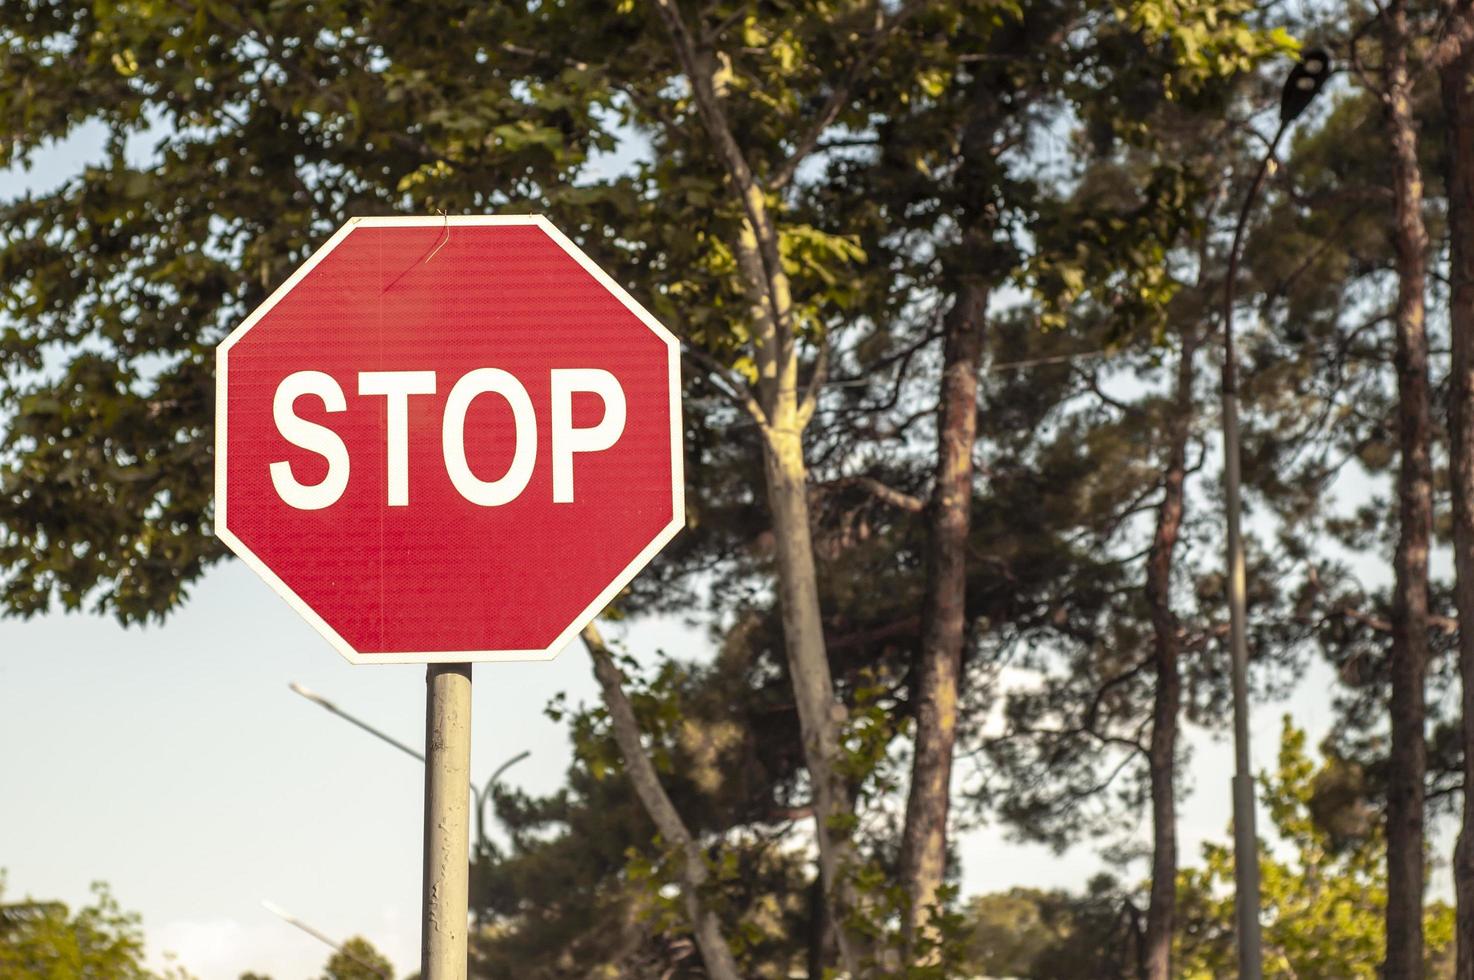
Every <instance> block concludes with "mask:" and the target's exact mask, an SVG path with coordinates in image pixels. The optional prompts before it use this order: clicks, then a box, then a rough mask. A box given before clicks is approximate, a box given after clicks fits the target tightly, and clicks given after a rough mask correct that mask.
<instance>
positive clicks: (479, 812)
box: [287, 681, 532, 854]
mask: <svg viewBox="0 0 1474 980" xmlns="http://www.w3.org/2000/svg"><path fill="white" fill-rule="evenodd" d="M287 686H288V687H290V688H291V689H292V690H293V691H295V692H296V693H297V694H300V695H302V696H303V697H304V698H306V699H307V700H309V701H311V702H312V703H313V704H315V705H317V706H318V707H320V708H323V709H325V710H327V711H331V712H332V713H333V714H335V715H337V716H338V717H339V718H342V719H343V720H344V721H347V722H350V723H352V724H354V725H357V726H358V727H359V728H361V729H363V730H364V731H366V732H368V733H369V734H370V735H372V736H374V737H375V738H377V739H380V740H382V741H385V742H388V743H389V744H390V745H392V746H394V747H395V748H396V749H398V750H399V751H401V752H403V753H404V754H405V755H408V756H412V757H413V758H415V759H418V760H419V761H420V763H421V764H424V761H425V756H424V754H423V753H421V752H417V751H416V750H414V749H412V748H410V747H409V746H408V745H405V744H404V743H403V742H401V741H399V739H397V738H395V737H394V736H392V735H387V734H385V733H384V732H381V731H379V730H378V729H377V728H375V727H374V726H373V725H370V724H369V723H368V722H366V721H364V720H363V719H361V718H355V717H354V716H353V715H350V714H349V713H348V712H346V711H344V710H343V709H342V708H340V707H338V706H337V705H336V704H334V703H333V702H331V701H329V700H328V699H327V698H325V697H323V696H322V695H321V694H318V693H317V692H316V691H313V690H310V689H309V688H308V687H306V686H305V685H303V684H299V683H298V682H296V681H292V682H291V683H290V684H288V685H287ZM531 754H532V752H531V750H526V751H522V752H519V753H517V754H516V755H514V756H512V757H511V758H510V759H508V760H507V761H506V762H503V763H502V764H501V765H500V766H497V768H496V770H495V771H494V772H492V774H491V778H490V779H488V780H487V781H486V787H485V789H478V788H477V787H476V784H475V783H471V799H472V800H473V801H474V802H475V804H476V847H477V852H478V853H481V854H484V853H486V852H487V851H488V850H490V842H489V841H488V840H487V837H486V801H487V800H488V799H490V798H491V794H492V791H493V790H494V789H496V784H497V780H498V779H500V778H501V775H502V773H504V772H506V771H507V770H508V769H510V768H511V767H512V766H514V765H516V764H517V763H519V762H521V761H522V760H523V759H525V758H527V757H528V756H529V755H531Z"/></svg>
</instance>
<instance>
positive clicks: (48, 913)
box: [0, 875, 190, 980]
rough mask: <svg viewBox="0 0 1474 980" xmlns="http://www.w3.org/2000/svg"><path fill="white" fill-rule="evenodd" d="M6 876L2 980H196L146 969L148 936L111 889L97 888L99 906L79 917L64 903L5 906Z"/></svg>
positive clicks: (0, 901)
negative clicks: (119, 902) (145, 951)
mask: <svg viewBox="0 0 1474 980" xmlns="http://www.w3.org/2000/svg"><path fill="white" fill-rule="evenodd" d="M3 885H4V877H3V875H0V977H3V978H5V980H77V978H81V977H86V978H87V980H190V977H189V974H188V973H186V972H185V971H184V970H183V969H180V968H178V967H170V968H168V969H166V970H165V971H164V973H163V974H158V973H155V972H153V971H152V970H149V969H148V968H147V967H146V966H145V965H144V948H143V930H142V928H141V926H140V925H139V917H138V915H137V914H136V913H133V912H126V911H124V910H123V908H122V906H120V905H119V904H118V901H117V899H115V898H113V895H112V892H111V891H110V890H109V889H108V887H107V885H105V884H102V883H101V882H98V883H96V884H94V885H93V886H92V895H93V901H92V904H91V905H87V906H84V907H83V908H80V909H78V910H77V911H75V912H73V911H71V910H70V909H68V908H67V906H66V905H64V904H63V903H61V902H44V901H33V900H30V899H27V900H26V901H22V902H6V901H4V898H5V895H4V888H3Z"/></svg>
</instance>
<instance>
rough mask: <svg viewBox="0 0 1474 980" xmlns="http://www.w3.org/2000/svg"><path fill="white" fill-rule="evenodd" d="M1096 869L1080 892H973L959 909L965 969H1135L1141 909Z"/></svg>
mask: <svg viewBox="0 0 1474 980" xmlns="http://www.w3.org/2000/svg"><path fill="white" fill-rule="evenodd" d="M1133 901H1134V898H1133V896H1130V895H1127V894H1126V893H1125V892H1124V891H1122V889H1121V888H1120V886H1119V885H1118V884H1117V883H1116V882H1115V880H1114V879H1112V878H1110V877H1109V876H1106V875H1102V876H1098V877H1097V878H1095V879H1094V880H1092V881H1091V882H1090V883H1089V884H1088V885H1087V886H1086V887H1085V890H1084V892H1083V893H1081V894H1078V895H1074V894H1070V893H1068V892H1064V891H1048V892H1046V891H1040V890H1038V889H1033V888H1014V889H1011V890H1009V891H1007V892H1004V893H1001V894H994V895H980V896H977V897H976V898H974V899H972V900H971V901H970V902H969V903H968V904H967V908H966V911H965V913H964V915H965V922H966V936H967V939H966V942H967V945H968V952H967V958H966V962H967V965H968V969H969V970H970V971H972V972H973V973H976V974H980V975H982V976H995V977H1031V978H1039V980H1128V978H1131V977H1135V976H1138V975H1139V972H1138V969H1137V964H1139V963H1141V962H1142V950H1141V948H1140V945H1141V942H1142V938H1143V933H1142V932H1141V925H1140V921H1139V919H1140V915H1141V912H1140V910H1139V909H1138V908H1137V907H1136V906H1135V905H1134V904H1133Z"/></svg>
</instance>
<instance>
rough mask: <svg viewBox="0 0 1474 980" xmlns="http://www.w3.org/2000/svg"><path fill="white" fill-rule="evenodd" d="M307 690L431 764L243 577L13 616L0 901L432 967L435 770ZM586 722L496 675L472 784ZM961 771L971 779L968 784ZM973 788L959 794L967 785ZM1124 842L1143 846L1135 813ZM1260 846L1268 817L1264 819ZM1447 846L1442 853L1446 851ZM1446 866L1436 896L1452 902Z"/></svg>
mask: <svg viewBox="0 0 1474 980" xmlns="http://www.w3.org/2000/svg"><path fill="white" fill-rule="evenodd" d="M97 145H98V139H97V134H96V133H89V132H86V131H84V132H83V133H81V134H80V135H79V136H78V137H77V138H75V139H73V140H70V141H68V142H67V143H66V144H64V145H62V146H59V147H55V148H53V149H51V150H48V151H47V152H45V153H43V154H41V155H40V156H39V157H38V159H37V160H36V161H35V163H36V166H35V167H34V168H33V169H32V170H31V171H29V172H23V171H12V172H9V173H5V172H0V197H3V196H10V195H13V194H15V193H17V192H20V191H23V190H25V189H28V188H30V189H44V188H45V187H47V186H49V185H50V184H52V183H54V182H55V181H56V180H58V179H60V178H61V177H64V176H65V175H66V174H68V173H72V172H75V171H76V169H77V168H78V167H79V166H80V165H81V164H82V163H83V162H84V161H86V160H87V159H89V158H90V156H91V155H92V154H94V153H95V152H96V147H97ZM604 629H605V630H606V633H608V634H610V635H611V637H613V638H622V639H623V640H624V641H625V643H626V645H627V648H628V650H629V652H631V653H633V654H635V655H636V656H637V657H639V658H640V659H644V660H648V658H649V656H650V654H651V653H653V651H655V650H657V649H662V650H664V651H665V652H666V653H668V654H671V655H673V656H678V657H682V658H692V659H699V658H703V657H708V656H710V655H711V654H712V653H713V645H712V644H711V642H710V640H709V639H708V637H707V636H706V634H705V632H704V631H703V630H701V629H698V628H695V627H693V626H691V625H688V624H685V623H683V622H681V621H679V620H675V619H658V620H644V621H636V622H634V623H632V624H629V625H619V626H606V627H604ZM293 681H297V682H299V683H301V684H304V685H306V686H307V687H308V688H311V689H313V690H315V691H317V692H319V693H321V694H322V695H324V696H326V697H327V698H329V699H331V700H332V701H334V702H335V703H337V704H338V705H339V706H340V707H341V708H343V709H344V710H346V711H349V712H350V713H352V714H354V715H356V716H358V717H360V718H362V719H364V720H365V721H367V722H369V723H371V724H373V725H375V726H377V727H379V728H381V729H382V730H384V731H385V732H386V733H388V734H390V735H391V736H393V737H395V738H398V739H399V740H401V741H403V742H406V743H408V744H410V745H412V746H415V747H419V746H421V745H422V744H423V731H424V668H422V667H417V666H406V665H366V666H354V665H351V664H349V663H347V662H346V661H345V660H343V659H342V658H341V657H340V656H339V655H338V654H337V653H336V652H335V651H334V650H333V649H332V648H331V647H330V646H329V645H328V644H327V642H326V641H324V640H323V639H322V638H321V637H320V636H319V635H318V634H317V633H316V632H315V631H314V630H313V629H312V627H311V626H309V625H308V624H307V623H306V622H305V621H303V620H302V619H301V618H300V617H298V616H297V614H296V613H295V612H293V611H292V610H291V609H290V608H289V607H288V606H287V604H286V603H285V602H284V601H283V600H282V599H280V598H279V597H278V596H277V595H276V594H275V593H273V592H272V591H271V590H270V588H268V586H267V585H266V584H265V583H263V582H262V581H260V580H259V579H257V578H256V577H255V576H254V574H253V573H251V572H250V570H248V569H247V568H246V567H245V566H244V565H243V564H241V563H240V562H237V561H234V560H228V561H226V562H223V563H221V564H220V565H218V566H215V567H214V568H213V569H211V570H210V571H209V572H208V573H207V574H206V575H205V576H204V577H203V578H202V579H201V580H200V581H199V582H198V583H196V585H195V586H194V588H193V589H192V590H191V595H190V597H189V600H188V601H187V602H186V603H185V604H184V605H183V606H182V607H181V608H180V609H179V610H178V611H177V612H176V613H175V614H173V615H172V616H171V617H170V618H169V619H168V620H167V622H166V623H164V624H163V625H155V626H150V627H147V628H138V627H134V628H129V629H124V628H122V627H120V626H119V625H118V624H117V623H115V622H114V621H112V620H110V619H106V618H100V617H96V616H90V615H63V614H60V613H56V614H51V615H46V616H41V617H38V618H35V619H32V620H29V621H18V620H0V746H3V748H0V868H4V869H5V870H6V885H5V888H6V890H5V900H7V901H15V900H19V899H21V898H24V897H27V896H29V897H33V898H37V899H60V900H62V901H65V902H67V903H69V904H71V905H73V906H74V907H77V906H80V905H82V904H85V903H86V902H87V900H88V897H89V893H88V888H89V885H90V883H91V882H94V881H99V880H100V881H105V882H107V883H108V884H109V885H110V886H111V888H112V890H113V892H114V894H115V896H116V897H117V899H118V900H119V901H120V902H121V904H122V905H123V907H124V908H127V909H131V910H136V911H137V912H139V913H140V915H141V916H142V924H143V927H144V930H145V932H146V936H147V942H148V950H149V956H150V961H151V962H152V963H153V964H155V965H156V966H163V965H164V964H165V963H166V962H168V961H169V960H168V957H174V959H173V962H177V963H179V964H180V965H182V966H184V967H185V968H187V969H188V970H189V971H190V972H191V973H192V974H194V975H195V976H197V977H199V978H201V980H235V978H237V977H238V976H239V975H240V974H241V973H242V972H243V971H246V970H253V971H256V972H258V973H266V974H269V975H271V976H273V977H274V978H276V980H298V978H306V977H310V976H316V975H318V972H319V971H320V969H321V966H322V964H323V962H324V961H325V959H326V958H327V956H328V955H329V953H330V950H328V949H327V947H326V946H324V945H323V943H322V942H321V941H319V940H318V939H315V938H313V937H311V936H309V935H307V934H306V933H304V932H302V931H300V930H298V929H296V928H294V927H292V926H291V925H288V924H287V923H285V922H283V921H282V920H281V919H279V918H277V917H276V916H275V915H273V914H272V913H271V912H269V911H267V910H266V909H265V908H264V907H263V906H262V904H261V903H262V901H263V900H267V901H270V902H273V903H275V904H276V905H278V906H280V907H282V908H284V909H286V910H288V911H290V912H291V913H293V914H294V915H296V916H297V917H298V918H300V919H301V920H303V921H305V922H307V923H310V924H311V925H312V926H313V927H315V928H316V929H318V930H319V931H321V932H323V933H325V934H327V935H329V936H332V937H337V938H338V939H340V940H341V939H346V938H347V937H349V936H351V935H355V934H358V935H363V936H365V937H366V938H368V939H369V940H370V941H371V942H372V943H373V944H374V945H375V946H377V947H378V948H379V949H380V950H381V951H383V952H384V953H385V954H386V955H387V956H388V957H389V958H390V960H391V961H392V962H393V963H394V964H395V966H396V968H397V969H398V971H399V973H400V974H404V973H408V972H409V971H411V970H413V969H415V968H417V966H418V959H419V956H418V943H419V901H420V873H421V872H420V867H421V853H420V851H421V844H422V838H421V833H422V823H421V819H422V792H423V772H422V769H421V767H420V765H419V763H417V762H416V761H415V760H413V759H412V758H410V757H408V756H406V755H404V754H402V753H400V752H398V751H396V750H395V749H393V748H392V747H390V746H388V745H385V744H384V743H382V742H380V741H378V740H376V739H374V738H372V737H370V736H369V735H367V734H365V733H364V732H362V731H360V730H359V729H357V728H355V727H353V726H351V725H349V724H348V723H346V722H344V721H343V720H341V719H339V718H336V717H334V716H333V715H331V714H329V713H328V712H326V711H324V710H322V709H321V708H320V707H318V706H316V705H314V704H312V703H310V702H309V701H307V700H306V699H304V698H302V697H300V696H299V695H297V694H295V693H293V692H292V691H291V690H290V689H289V688H288V684H289V683H291V682H293ZM1332 683H1333V682H1332V678H1331V676H1330V674H1329V672H1328V670H1327V669H1326V668H1325V667H1323V666H1319V665H1315V666H1312V667H1311V669H1310V670H1309V672H1308V673H1307V675H1306V678H1305V680H1304V681H1303V682H1302V684H1301V685H1300V687H1299V688H1298V690H1297V691H1296V693H1295V694H1294V695H1293V696H1292V698H1291V699H1290V701H1289V702H1288V703H1280V704H1262V705H1258V706H1256V709H1255V713H1254V717H1253V725H1252V731H1253V732H1254V734H1255V738H1256V742H1255V746H1254V752H1255V762H1256V765H1258V766H1260V767H1264V766H1266V765H1267V764H1270V763H1272V761H1273V757H1274V752H1275V749H1276V741H1275V740H1276V737H1277V734H1278V731H1279V717H1280V715H1281V714H1282V713H1283V712H1285V711H1287V710H1288V711H1291V712H1293V713H1294V715H1295V718H1296V721H1297V723H1298V724H1299V725H1301V726H1302V727H1305V728H1306V729H1307V730H1308V732H1309V735H1310V739H1311V744H1314V743H1315V742H1316V741H1317V740H1318V739H1319V738H1320V737H1321V735H1323V734H1324V733H1325V731H1326V729H1327V728H1328V726H1329V724H1330V722H1331V720H1332V709H1331V707H1330V704H1329V692H1330V690H1331V688H1332ZM560 692H566V694H567V695H568V697H569V699H570V700H571V701H572V702H573V703H575V704H576V703H579V702H583V703H593V702H594V701H595V699H596V698H597V687H596V685H595V683H594V681H593V678H592V674H591V672H590V667H589V662H588V658H587V656H586V654H585V653H584V651H583V650H582V648H581V647H580V646H578V645H577V644H575V646H574V647H572V648H570V649H569V650H567V651H565V652H564V653H563V654H562V656H560V657H559V658H557V659H556V660H554V661H551V662H547V663H528V664H482V665H478V666H477V667H476V668H475V671H474V680H473V721H472V731H473V736H472V737H473V745H472V760H471V766H472V773H473V776H474V777H475V779H476V780H477V781H478V782H481V781H483V780H485V779H486V778H487V776H488V775H489V774H490V773H491V771H492V770H494V769H495V768H496V767H497V766H498V765H499V764H500V763H501V762H502V761H504V760H506V759H508V758H510V757H511V756H513V755H516V754H517V753H519V752H522V751H529V752H530V753H531V755H530V756H529V758H528V759H526V760H524V761H522V762H520V763H519V764H517V765H516V766H514V767H513V768H512V769H510V770H509V771H508V772H507V774H506V776H505V777H504V778H505V781H506V782H508V783H509V784H512V785H515V786H518V787H520V788H521V789H523V790H525V791H527V792H529V793H534V794H537V793H547V792H551V791H553V790H555V789H556V788H557V787H558V786H559V785H561V783H562V777H563V774H564V771H565V769H566V767H567V765H568V762H569V759H570V748H569V743H568V739H567V735H566V731H565V729H564V728H563V727H562V726H561V725H558V724H555V723H553V722H552V721H551V720H550V719H548V718H547V717H546V716H545V715H544V714H543V707H544V706H545V705H546V704H547V703H548V701H549V700H551V699H552V698H553V697H554V696H555V695H556V694H558V693H560ZM1188 742H1189V745H1190V750H1191V752H1192V761H1191V764H1190V766H1189V768H1188V770H1187V773H1186V779H1185V782H1186V789H1187V791H1188V795H1187V798H1186V800H1185V802H1184V803H1183V805H1182V808H1181V815H1180V819H1181V822H1180V826H1179V842H1180V843H1179V848H1180V854H1181V855H1182V859H1183V861H1184V863H1192V862H1194V861H1195V860H1196V859H1197V857H1198V855H1199V853H1200V850H1201V845H1202V844H1203V843H1204V842H1205V841H1208V840H1213V841H1226V840H1227V839H1228V836H1227V827H1228V820H1229V807H1230V804H1229V799H1230V793H1229V776H1230V773H1231V772H1232V769H1233V761H1232V758H1233V757H1232V749H1231V746H1230V744H1229V743H1228V742H1227V741H1226V740H1224V739H1223V737H1222V736H1221V735H1219V734H1210V733H1207V732H1204V731H1201V730H1197V729H1191V728H1190V729H1189V734H1188ZM960 768H961V767H960ZM964 775H965V770H964V772H963V773H960V774H959V778H962V776H964ZM1137 820H1138V822H1136V823H1133V824H1132V825H1131V826H1130V827H1128V828H1124V829H1126V830H1127V831H1128V832H1133V833H1135V834H1137V835H1138V836H1140V837H1141V838H1142V839H1145V838H1146V833H1147V830H1148V827H1147V826H1146V824H1145V822H1144V821H1145V815H1144V814H1143V815H1142V816H1141V817H1140V818H1137ZM1259 821H1260V827H1261V829H1262V828H1263V827H1264V826H1265V823H1266V817H1265V815H1264V814H1263V812H1262V811H1261V814H1260V818H1259ZM1450 847H1451V839H1450V838H1449V834H1448V832H1447V828H1444V830H1443V832H1442V833H1441V834H1440V836H1439V838H1438V839H1437V840H1436V841H1435V843H1434V849H1435V852H1436V853H1443V854H1446V853H1448V851H1449V849H1450ZM959 853H960V857H961V861H962V870H963V893H964V894H974V893H980V892H988V891H995V890H1000V889H1006V888H1008V887H1011V886H1014V885H1020V884H1027V885H1031V886H1036V887H1056V886H1058V887H1070V888H1077V887H1079V886H1080V885H1082V884H1083V883H1084V882H1085V881H1086V880H1087V879H1088V878H1089V877H1091V876H1092V875H1093V874H1094V873H1096V872H1097V871H1099V870H1101V869H1102V868H1103V867H1104V865H1103V863H1102V861H1101V860H1100V859H1099V858H1098V857H1097V856H1096V854H1095V851H1094V849H1093V848H1092V847H1091V846H1089V845H1085V846H1081V847H1077V848H1075V849H1073V850H1071V851H1068V852H1066V853H1064V854H1058V855H1057V854H1053V853H1051V852H1049V851H1048V850H1047V849H1045V848H1042V847H1039V846H1034V845H1021V844H1018V843H1014V842H1011V841H1009V840H1008V839H1007V838H1006V836H1005V835H1004V834H1003V833H1002V832H1001V831H1000V830H999V829H998V828H995V827H983V828H981V829H978V830H974V831H971V832H969V833H967V834H966V835H964V836H963V837H962V838H961V839H960V841H959ZM1449 891H1450V889H1449V884H1448V874H1447V870H1446V867H1439V868H1437V869H1435V872H1434V878H1433V886H1432V894H1433V895H1435V896H1446V895H1447V894H1448V893H1449Z"/></svg>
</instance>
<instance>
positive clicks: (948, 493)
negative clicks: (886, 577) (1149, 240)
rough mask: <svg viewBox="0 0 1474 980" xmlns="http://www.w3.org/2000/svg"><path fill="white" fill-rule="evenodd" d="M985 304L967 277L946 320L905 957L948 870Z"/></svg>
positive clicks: (907, 848) (919, 681)
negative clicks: (973, 461)
mask: <svg viewBox="0 0 1474 980" xmlns="http://www.w3.org/2000/svg"><path fill="white" fill-rule="evenodd" d="M987 302H988V290H987V289H986V288H985V287H984V286H983V285H982V284H981V283H979V282H977V281H975V280H969V281H964V282H963V283H962V284H961V286H960V287H959V288H958V291H957V297H956V299H955V301H954V303H953V306H952V309H951V310H949V311H948V313H947V319H946V322H945V324H944V328H945V341H944V350H943V365H942V393H941V394H942V397H941V403H940V405H939V406H938V413H937V467H936V482H935V486H934V487H933V489H932V498H931V507H930V513H929V518H930V525H931V528H930V531H931V533H930V536H929V537H930V540H929V541H928V549H929V550H928V552H927V566H926V572H927V580H926V597H925V601H924V606H923V615H922V622H923V623H924V626H923V630H922V637H921V649H920V651H919V652H918V656H917V663H916V679H915V682H914V684H913V687H912V690H913V698H914V703H915V707H916V742H915V754H914V758H913V760H912V766H911V792H910V796H909V798H908V799H907V802H906V825H905V829H904V831H903V836H902V841H901V884H902V886H903V887H904V888H905V890H906V896H907V906H906V911H905V921H904V934H905V942H906V947H907V950H906V953H907V957H908V959H909V960H911V961H913V962H914V961H916V956H915V955H914V953H915V941H916V939H917V938H918V935H928V934H930V930H928V929H927V925H926V923H927V919H928V917H929V915H930V914H931V912H932V911H933V910H934V909H935V907H936V903H937V891H938V889H939V888H941V885H942V878H943V875H944V874H945V872H946V864H947V810H948V806H949V804H950V802H951V785H952V751H953V746H954V743H955V742H956V738H957V702H958V692H959V678H960V675H961V672H962V645H963V642H964V639H965V634H966V630H967V618H966V598H967V596H966V586H967V539H968V534H969V531H970V530H971V527H972V497H973V493H972V480H973V464H972V452H973V444H974V443H975V442H976V441H977V415H978V411H977V399H978V367H979V363H980V361H981V359H982V350H983V332H984V328H985V326H986V313H987ZM919 930H920V932H919ZM934 953H935V950H931V951H929V952H928V953H926V954H924V955H923V959H925V960H927V961H930V960H934V959H935V956H934Z"/></svg>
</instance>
